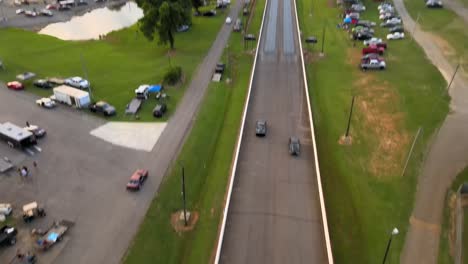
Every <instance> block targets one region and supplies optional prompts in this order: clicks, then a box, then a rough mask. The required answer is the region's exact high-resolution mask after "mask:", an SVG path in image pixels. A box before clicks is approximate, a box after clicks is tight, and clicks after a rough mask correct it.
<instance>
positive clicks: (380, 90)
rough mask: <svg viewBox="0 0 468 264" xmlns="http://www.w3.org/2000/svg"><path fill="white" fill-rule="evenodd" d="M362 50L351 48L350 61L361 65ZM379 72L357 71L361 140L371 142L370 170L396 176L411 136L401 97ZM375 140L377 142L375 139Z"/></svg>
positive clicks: (349, 50) (356, 108) (358, 137)
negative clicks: (400, 107) (405, 121)
mask: <svg viewBox="0 0 468 264" xmlns="http://www.w3.org/2000/svg"><path fill="white" fill-rule="evenodd" d="M359 61H360V54H359V53H358V52H356V50H355V49H351V48H350V49H348V58H347V63H349V64H351V65H357V64H359ZM376 74H378V72H372V71H368V72H361V71H359V72H357V78H356V80H355V81H354V83H353V89H354V91H355V94H356V95H357V97H356V107H355V111H356V119H358V121H357V122H356V123H358V124H359V126H360V133H357V134H354V138H355V140H356V141H357V142H368V143H369V144H368V146H369V148H370V151H369V154H368V155H369V156H368V157H366V160H367V162H366V163H365V166H366V167H367V170H368V171H369V172H370V173H371V174H373V175H375V176H377V177H385V176H395V175H398V174H399V171H400V170H401V167H402V164H403V161H404V157H405V153H406V150H407V146H408V144H409V143H410V142H409V141H410V136H409V134H408V132H407V131H406V130H405V129H404V113H402V112H399V111H398V108H397V106H398V105H399V104H400V98H399V95H398V93H397V91H395V89H393V87H392V86H391V84H390V83H388V82H386V81H385V82H382V81H380V80H378V78H376ZM373 142H375V143H373Z"/></svg>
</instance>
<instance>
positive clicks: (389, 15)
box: [379, 12, 401, 20]
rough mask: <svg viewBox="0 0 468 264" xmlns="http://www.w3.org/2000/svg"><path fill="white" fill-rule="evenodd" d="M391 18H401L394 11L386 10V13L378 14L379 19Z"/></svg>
mask: <svg viewBox="0 0 468 264" xmlns="http://www.w3.org/2000/svg"><path fill="white" fill-rule="evenodd" d="M392 18H400V19H401V17H400V16H399V15H397V14H396V13H394V12H386V13H383V14H380V15H379V19H380V20H388V19H392Z"/></svg>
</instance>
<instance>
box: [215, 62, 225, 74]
mask: <svg viewBox="0 0 468 264" xmlns="http://www.w3.org/2000/svg"><path fill="white" fill-rule="evenodd" d="M224 68H226V65H225V64H224V63H222V62H218V63H216V68H215V73H221V74H222V73H223V72H224Z"/></svg>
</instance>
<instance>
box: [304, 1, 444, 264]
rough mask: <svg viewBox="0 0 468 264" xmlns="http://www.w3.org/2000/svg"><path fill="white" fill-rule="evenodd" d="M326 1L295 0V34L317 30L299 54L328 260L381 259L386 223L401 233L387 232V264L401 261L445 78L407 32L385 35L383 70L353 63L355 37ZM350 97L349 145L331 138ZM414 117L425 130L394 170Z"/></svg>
mask: <svg viewBox="0 0 468 264" xmlns="http://www.w3.org/2000/svg"><path fill="white" fill-rule="evenodd" d="M365 5H366V7H367V10H368V11H366V12H364V13H363V17H364V18H365V19H369V20H372V21H378V18H377V8H376V5H377V4H376V3H374V2H371V1H365ZM334 6H335V1H329V0H320V1H301V0H299V1H298V13H299V18H300V24H301V31H302V32H303V36H304V37H306V36H317V37H318V39H319V43H318V44H317V45H316V46H314V47H311V46H306V47H307V49H308V50H309V53H308V55H307V56H306V57H307V59H306V61H307V75H308V82H309V88H310V93H311V99H312V108H313V112H314V119H315V125H316V137H317V144H318V152H319V162H320V166H321V172H322V178H323V185H324V191H325V201H326V208H327V215H328V220H329V228H330V232H331V233H330V236H331V241H332V247H333V254H334V258H335V263H350V260H352V262H353V263H379V261H382V258H383V254H384V252H385V247H386V243H387V241H388V237H389V233H390V231H391V230H392V228H393V227H397V228H398V229H399V230H400V235H398V236H397V237H396V238H395V239H394V240H393V244H392V248H391V250H390V253H389V256H388V259H387V263H399V256H400V251H401V248H402V245H403V242H404V238H405V233H406V231H407V228H408V221H409V216H410V212H411V210H412V207H413V201H414V192H415V186H416V180H417V175H418V173H419V169H420V166H421V163H422V159H423V157H424V154H425V151H426V147H427V144H428V142H429V140H430V138H431V135H432V134H433V132H434V130H435V129H436V128H437V127H438V126H439V125H440V124H441V122H442V120H443V119H444V118H445V116H446V114H447V112H448V101H449V98H448V96H447V94H446V92H445V90H444V88H445V87H446V82H445V81H444V79H443V77H442V76H441V74H440V73H439V72H438V70H437V69H436V68H435V67H434V66H433V65H431V64H430V63H429V61H428V60H427V59H426V57H425V55H424V53H423V51H422V50H421V48H420V47H419V46H417V45H416V44H415V43H414V42H412V41H410V40H409V39H405V40H400V41H393V42H390V43H388V50H387V52H386V54H385V55H384V57H385V59H386V62H387V69H386V70H385V71H382V72H380V71H369V72H361V71H360V70H359V67H358V64H359V61H360V57H361V48H362V47H363V44H362V42H360V41H359V42H356V43H355V47H353V42H352V41H351V39H350V38H349V36H348V34H347V33H346V32H345V31H344V30H342V29H339V28H337V27H336V25H337V24H338V23H340V9H338V8H336V7H334ZM324 27H325V28H326V32H325V45H324V51H325V56H324V57H323V58H321V57H319V56H318V52H319V51H320V49H321V41H322V32H323V28H324ZM375 30H376V34H375V36H377V37H384V38H385V36H386V34H387V30H385V29H382V28H380V27H376V28H375ZM310 51H312V52H310ZM415 65H417V67H415ZM352 96H356V101H355V107H354V113H353V117H352V123H351V130H350V135H351V137H352V144H351V145H349V146H346V145H342V144H340V143H339V139H340V137H341V136H342V135H343V134H344V133H345V130H346V125H347V119H348V113H349V107H350V104H351V98H352ZM420 126H421V127H422V128H423V133H422V134H421V136H420V137H419V139H418V141H417V144H416V145H415V148H414V151H413V155H412V158H411V159H410V162H409V166H408V169H407V170H406V173H405V175H404V176H403V177H402V176H401V173H402V169H403V166H404V163H405V160H406V156H407V152H408V151H409V149H410V146H411V143H412V141H413V138H414V137H415V135H416V132H417V130H418V127H420Z"/></svg>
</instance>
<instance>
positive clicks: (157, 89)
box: [148, 84, 163, 93]
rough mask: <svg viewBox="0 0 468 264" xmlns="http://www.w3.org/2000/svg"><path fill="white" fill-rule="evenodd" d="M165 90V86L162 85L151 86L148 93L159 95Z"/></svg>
mask: <svg viewBox="0 0 468 264" xmlns="http://www.w3.org/2000/svg"><path fill="white" fill-rule="evenodd" d="M162 90H163V86H162V85H161V84H155V85H150V87H149V88H148V92H150V93H157V92H160V91H162Z"/></svg>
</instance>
